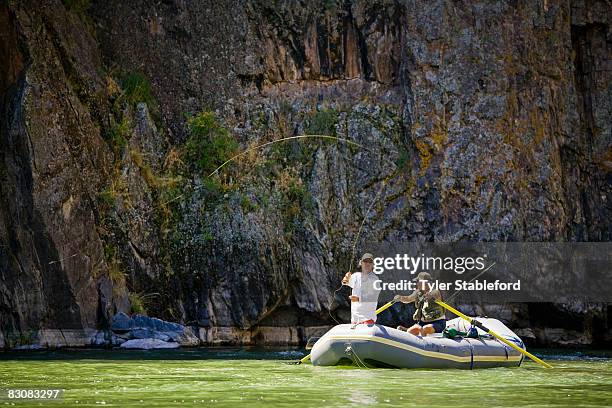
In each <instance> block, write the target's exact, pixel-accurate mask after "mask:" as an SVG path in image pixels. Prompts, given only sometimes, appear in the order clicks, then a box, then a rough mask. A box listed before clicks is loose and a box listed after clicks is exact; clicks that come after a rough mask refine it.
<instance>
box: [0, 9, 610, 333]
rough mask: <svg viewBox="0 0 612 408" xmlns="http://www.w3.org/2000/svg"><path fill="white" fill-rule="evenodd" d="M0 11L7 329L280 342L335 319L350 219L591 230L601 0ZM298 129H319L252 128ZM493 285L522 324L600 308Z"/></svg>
mask: <svg viewBox="0 0 612 408" xmlns="http://www.w3.org/2000/svg"><path fill="white" fill-rule="evenodd" d="M0 22H1V24H0V37H1V38H2V42H1V44H0V57H1V58H0V93H1V95H2V99H1V100H0V107H1V109H0V115H1V116H0V117H1V118H2V120H1V122H0V136H1V137H0V141H1V143H0V154H1V159H2V160H0V179H1V180H2V183H1V190H0V191H1V193H2V194H1V196H0V274H1V275H0V276H1V279H0V331H1V332H3V334H4V336H3V338H4V339H5V341H6V342H7V344H8V343H10V344H16V343H20V342H22V343H23V342H27V341H36V338H37V336H38V337H40V333H41V332H40V330H41V329H43V332H44V330H54V329H61V330H76V331H77V332H78V331H79V330H82V332H83V333H89V332H88V331H87V330H91V329H103V328H106V327H108V321H109V318H110V316H112V315H113V314H114V313H116V312H119V311H125V312H129V311H133V312H142V311H143V309H146V310H147V311H148V313H149V314H150V315H154V316H159V317H162V318H166V319H172V320H176V321H180V322H182V323H185V324H188V325H192V326H198V327H200V328H202V330H203V331H204V334H202V336H201V337H202V338H203V339H204V341H205V342H207V343H211V342H212V343H214V342H221V341H227V342H274V341H282V342H297V341H300V340H302V339H303V338H304V337H308V336H309V335H311V334H312V333H314V332H315V331H316V327H317V326H322V325H326V324H333V320H332V318H331V315H330V314H329V311H330V309H331V310H332V312H333V315H334V316H336V318H344V319H345V318H346V314H347V309H346V303H345V301H344V300H343V298H344V296H342V297H340V296H338V295H336V296H334V293H333V290H334V289H336V288H337V286H338V280H339V278H340V276H341V274H342V273H343V272H344V271H346V270H347V269H349V268H350V267H351V264H352V259H351V258H352V257H354V255H355V254H354V252H355V251H361V250H362V249H365V248H367V244H368V242H372V241H381V242H385V241H389V242H393V241H394V240H417V241H434V242H453V241H459V240H477V241H521V240H525V241H547V240H550V241H609V240H610V239H611V235H612V232H611V226H612V224H611V223H610V221H609V220H610V216H611V211H610V209H611V204H610V200H611V199H612V196H611V187H610V185H611V184H610V170H611V168H612V156H611V155H612V150H611V143H612V129H611V124H612V120H610V119H611V118H612V105H611V104H612V102H611V101H612V98H611V85H610V82H611V79H612V75H611V70H612V66H611V65H610V48H611V44H610V43H611V40H610V39H611V38H612V37H611V34H610V7H609V4H607V2H605V1H525V2H520V1H519V2H517V1H507V2H506V1H498V2H493V3H491V2H486V1H483V2H477V1H462V2H444V1H435V2H431V1H375V2H371V1H344V2H341V1H322V2H304V3H299V4H298V3H295V2H267V1H255V0H253V1H248V2H238V1H236V2H231V1H227V2H213V3H207V2H203V3H192V2H185V1H180V0H177V1H164V2H158V3H156V4H150V2H144V1H131V2H104V1H99V2H98V1H94V2H91V3H90V2H89V1H86V0H81V1H79V0H71V1H67V0H66V1H64V2H61V1H59V0H56V1H51V0H45V1H43V2H33V3H32V4H28V2H18V1H8V2H4V3H2V6H0ZM302 134H317V135H333V136H335V137H338V138H340V139H342V140H329V139H321V138H319V139H317V138H311V139H293V140H289V141H287V142H284V143H277V144H274V145H271V146H269V147H266V148H263V149H254V147H255V146H257V145H259V144H263V143H266V142H269V141H271V140H275V139H279V138H281V137H292V136H296V135H302ZM343 140H349V141H352V142H353V143H358V144H360V145H362V146H365V147H366V148H359V147H356V146H355V145H354V144H350V143H347V142H346V141H343ZM250 148H251V149H252V150H249V151H248V152H247V154H244V155H242V156H241V157H240V158H239V160H236V161H234V162H232V163H230V164H228V165H227V166H225V167H223V168H222V169H221V170H220V171H219V172H218V174H215V175H213V176H209V174H210V173H211V172H212V171H213V170H214V169H215V168H216V167H217V166H219V165H221V164H222V163H223V161H224V160H225V159H227V158H229V157H231V156H232V155H233V154H236V153H238V152H241V151H245V149H250ZM536 220H537V222H534V221H536ZM360 229H361V231H362V233H361V234H359V233H358V231H359V230H360ZM549 308H552V310H554V311H555V314H557V315H560V316H571V317H572V321H574V322H578V323H576V327H574V326H572V327H567V325H566V324H565V323H564V320H563V319H560V320H559V321H554V322H552V321H550V320H547V318H546V316H549V315H550V313H548V312H547V311H548V309H549ZM501 310H502V311H500V313H502V314H503V315H504V316H505V319H506V320H509V321H511V322H513V323H514V325H515V326H516V327H520V328H524V329H528V328H529V329H530V330H531V331H530V333H532V334H533V337H534V338H535V339H536V341H540V342H541V343H542V344H551V343H555V342H557V343H563V342H565V343H576V342H580V343H586V344H594V343H598V342H601V341H604V340H605V336H606V334H605V333H606V331H609V329H610V327H611V326H612V325H611V324H610V323H609V321H608V319H609V313H608V310H607V308H606V306H605V305H603V306H602V305H597V306H592V305H578V306H575V307H572V308H568V307H566V306H554V305H552V306H551V305H533V304H531V305H506V306H502V307H501ZM479 311H481V310H475V312H479ZM393 317H394V315H389V316H387V317H385V318H387V319H392V318H393ZM555 330H557V331H555ZM71 333H73V332H71ZM608 335H609V334H608ZM64 336H66V335H64ZM84 336H86V334H84ZM0 338H2V337H0Z"/></svg>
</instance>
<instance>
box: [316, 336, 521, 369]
mask: <svg viewBox="0 0 612 408" xmlns="http://www.w3.org/2000/svg"><path fill="white" fill-rule="evenodd" d="M321 340H325V341H328V340H371V341H376V342H378V343H383V344H386V345H388V346H391V347H397V348H401V349H403V350H408V351H412V352H413V353H416V354H420V355H422V356H427V357H433V358H439V359H442V360H451V361H455V362H457V363H469V362H470V361H471V360H472V357H471V356H465V357H461V356H454V355H452V354H446V353H440V352H437V351H428V350H423V349H420V348H418V347H414V346H410V345H408V344H404V343H400V342H399V341H395V340H390V339H385V338H384V337H378V336H373V335H364V334H358V335H354V336H350V337H349V336H327V337H324V338H322V339H321ZM520 359H521V355H517V356H508V358H506V357H500V356H474V362H479V361H494V362H506V361H519V360H520Z"/></svg>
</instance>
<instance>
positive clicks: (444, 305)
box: [383, 300, 553, 368]
mask: <svg viewBox="0 0 612 408" xmlns="http://www.w3.org/2000/svg"><path fill="white" fill-rule="evenodd" d="M436 303H437V304H439V305H440V306H442V307H443V308H445V309H446V310H448V311H449V312H451V313H454V314H456V315H457V316H459V317H461V318H462V319H465V320H467V321H468V322H470V323H471V324H472V325H473V326H476V327H478V328H479V329H481V330H483V331H485V332H486V333H489V334H490V335H491V336H493V337H495V338H496V339H497V340H499V341H501V342H502V343H504V344H506V345H508V346H510V347H512V348H513V349H515V350H516V351H518V352H519V353H522V354H524V355H526V356H527V357H529V358H530V359H532V360H533V361H535V362H536V363H538V364H541V365H543V366H544V367H546V368H553V367H552V366H551V365H550V364H548V363H547V362H545V361H542V360H540V359H539V358H537V357H536V356H534V355H533V354H531V353H530V352H528V351H527V350H523V349H522V348H520V347H519V346H517V345H516V344H514V343H512V342H510V341H508V340H506V339H505V338H503V337H502V336H500V335H499V334H497V333H495V332H494V331H493V330H491V329H488V328H486V327H485V326H483V325H482V323H480V322H479V321H478V320H476V319H473V318H471V317H469V316H467V315H464V314H463V313H461V312H460V311H458V310H457V309H455V308H454V307H452V306H450V305H447V304H446V303H444V302H443V301H441V300H436ZM385 306H386V305H385ZM383 307H384V306H383Z"/></svg>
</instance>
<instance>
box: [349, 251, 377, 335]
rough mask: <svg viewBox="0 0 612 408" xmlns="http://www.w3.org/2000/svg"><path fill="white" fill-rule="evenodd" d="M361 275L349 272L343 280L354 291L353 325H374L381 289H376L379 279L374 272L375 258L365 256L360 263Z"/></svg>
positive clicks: (352, 306)
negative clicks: (375, 284) (375, 283)
mask: <svg viewBox="0 0 612 408" xmlns="http://www.w3.org/2000/svg"><path fill="white" fill-rule="evenodd" d="M359 266H360V267H361V273H359V272H356V273H351V272H347V274H346V275H344V278H342V284H343V285H347V286H350V287H351V288H352V289H353V290H352V292H351V295H350V296H349V299H350V300H351V323H352V324H374V323H376V306H377V305H378V295H379V294H380V289H376V288H375V286H374V282H376V281H377V280H378V277H377V276H376V274H375V273H374V272H373V270H374V256H373V255H372V254H368V253H366V254H364V255H363V256H362V257H361V260H360V261H359Z"/></svg>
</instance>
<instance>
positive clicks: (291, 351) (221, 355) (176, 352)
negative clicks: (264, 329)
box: [0, 347, 306, 361]
mask: <svg viewBox="0 0 612 408" xmlns="http://www.w3.org/2000/svg"><path fill="white" fill-rule="evenodd" d="M305 355H306V353H305V352H304V350H303V349H299V348H288V347H283V348H281V347H278V348H275V347H272V348H271V347H266V348H262V347H211V348H183V349H181V348H179V349H164V350H124V349H120V348H114V349H69V348H67V349H59V350H28V351H10V352H0V361H3V360H4V361H7V360H287V361H289V360H299V359H300V358H302V357H304V356H305Z"/></svg>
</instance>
